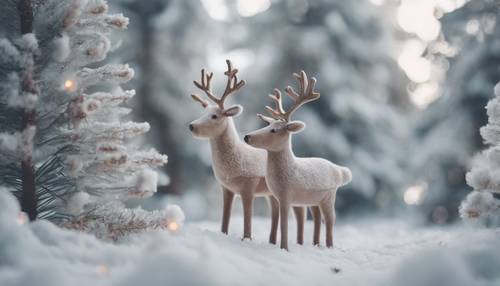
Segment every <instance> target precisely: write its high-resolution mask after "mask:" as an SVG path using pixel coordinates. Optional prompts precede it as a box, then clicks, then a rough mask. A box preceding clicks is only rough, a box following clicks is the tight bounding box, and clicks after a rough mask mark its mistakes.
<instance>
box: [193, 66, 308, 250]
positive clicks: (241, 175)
mask: <svg viewBox="0 0 500 286" xmlns="http://www.w3.org/2000/svg"><path fill="white" fill-rule="evenodd" d="M226 63H227V71H226V72H225V73H224V75H226V76H227V83H226V88H225V90H224V93H223V94H222V96H221V97H220V98H218V97H216V96H215V95H214V94H213V93H212V91H211V88H210V81H211V79H212V76H213V73H206V72H205V70H204V69H202V70H201V83H200V82H197V81H194V85H195V86H196V87H197V88H199V89H200V90H202V91H203V92H204V93H205V95H206V96H207V97H208V98H209V99H210V100H211V101H212V102H213V103H214V104H209V103H208V102H207V101H206V100H204V99H202V98H201V97H200V96H198V95H195V94H191V97H192V98H193V100H195V101H196V102H198V103H200V104H201V106H202V107H203V108H204V109H205V110H206V113H205V115H204V116H202V117H201V118H199V119H197V120H195V121H193V122H191V124H189V129H190V130H191V132H192V133H193V135H194V136H195V137H198V138H204V139H208V140H209V142H210V147H211V152H212V165H213V170H214V173H215V177H216V179H217V181H218V182H219V184H220V185H221V187H222V193H223V211H222V226H221V231H222V233H224V234H227V233H228V227H229V220H230V217H231V208H232V204H233V199H234V195H235V194H236V195H240V196H241V201H242V204H243V221H244V224H243V239H245V238H249V239H251V234H252V211H253V210H252V209H253V200H254V197H256V196H257V197H258V196H265V197H267V198H268V200H269V203H270V208H271V234H270V235H269V242H270V243H272V244H276V234H277V230H278V219H279V207H278V201H277V200H276V199H275V198H274V197H273V196H272V195H271V192H270V191H269V189H268V187H267V185H266V181H265V174H266V159H267V155H266V152H265V151H264V150H260V149H256V148H253V147H251V146H249V145H247V144H245V143H243V142H242V141H241V140H240V139H239V136H238V133H237V131H236V128H235V125H234V121H233V119H232V118H233V117H235V116H238V115H239V114H240V113H241V112H242V111H243V107H242V106H241V105H232V106H230V107H227V108H226V107H224V102H225V100H226V99H227V97H228V96H229V95H231V94H233V93H234V92H236V91H238V90H239V89H241V88H242V87H243V86H244V85H245V81H243V80H242V81H238V78H237V76H236V74H237V72H238V70H237V69H233V68H232V64H231V62H230V61H229V60H226ZM294 212H295V215H296V218H297V242H298V243H299V244H302V243H303V232H304V231H303V229H304V215H305V208H304V207H296V208H294Z"/></svg>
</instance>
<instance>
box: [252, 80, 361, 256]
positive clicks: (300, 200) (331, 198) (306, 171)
mask: <svg viewBox="0 0 500 286" xmlns="http://www.w3.org/2000/svg"><path fill="white" fill-rule="evenodd" d="M294 76H295V77H296V78H297V80H298V82H299V87H300V90H299V93H297V92H295V91H294V90H293V88H291V87H290V86H288V87H287V88H286V89H285V91H286V94H287V95H288V96H290V98H292V100H293V101H294V104H293V106H292V107H291V108H290V109H289V110H288V111H286V112H285V111H284V109H283V105H282V101H281V98H282V97H281V92H280V91H279V90H278V89H275V90H274V94H272V95H270V97H271V98H272V99H273V101H274V102H275V103H276V109H273V108H271V107H269V106H266V109H267V111H268V112H269V113H270V114H271V116H272V118H271V117H266V116H263V115H261V114H258V116H259V117H260V118H261V119H262V120H263V121H265V122H267V123H269V125H268V126H267V127H264V128H262V129H259V130H256V131H254V132H252V133H249V134H248V135H246V136H245V138H244V139H245V142H247V143H248V144H250V145H251V146H254V147H257V148H261V149H265V150H267V168H266V181H267V185H268V186H269V188H270V190H271V192H272V193H273V195H274V196H275V197H276V198H277V199H278V201H279V208H280V225H281V248H283V249H288V212H289V209H290V206H318V207H319V208H320V210H321V213H322V214H323V217H324V219H325V224H326V246H327V247H333V225H334V223H335V208H334V204H335V197H336V193H337V189H338V188H339V187H340V186H344V185H346V184H347V183H349V182H350V181H351V179H352V175H351V171H350V170H349V169H348V168H346V167H341V166H338V165H335V164H333V163H331V162H329V161H327V160H325V159H321V158H298V157H296V156H295V155H294V153H293V150H292V141H291V138H292V134H294V133H298V132H300V131H302V130H303V129H304V128H305V123H303V122H301V121H290V118H291V116H292V115H293V113H294V112H295V111H296V110H297V109H298V108H299V107H300V106H302V105H303V104H305V103H307V102H310V101H313V100H316V99H318V98H319V96H320V95H319V93H317V92H315V91H314V86H315V84H316V79H315V78H311V79H310V80H309V81H308V79H307V75H306V74H305V72H304V71H301V72H300V74H294ZM313 214H314V212H313ZM316 216H317V214H316ZM314 232H315V233H314V237H315V238H317V237H319V228H318V229H315V231H314Z"/></svg>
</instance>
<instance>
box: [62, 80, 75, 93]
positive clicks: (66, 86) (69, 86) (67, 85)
mask: <svg viewBox="0 0 500 286" xmlns="http://www.w3.org/2000/svg"><path fill="white" fill-rule="evenodd" d="M74 88H75V82H74V81H72V80H70V79H68V80H66V81H65V82H64V89H65V90H67V91H72V90H74Z"/></svg>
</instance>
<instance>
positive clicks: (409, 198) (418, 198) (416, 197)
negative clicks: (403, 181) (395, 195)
mask: <svg viewBox="0 0 500 286" xmlns="http://www.w3.org/2000/svg"><path fill="white" fill-rule="evenodd" d="M425 189H426V185H414V186H410V187H408V189H406V191H405V193H404V195H403V200H404V202H405V203H406V204H407V205H418V204H420V203H421V202H422V199H423V197H424V193H425Z"/></svg>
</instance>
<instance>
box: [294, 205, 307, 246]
mask: <svg viewBox="0 0 500 286" xmlns="http://www.w3.org/2000/svg"><path fill="white" fill-rule="evenodd" d="M305 210H306V208H305V207H293V212H294V213H295V219H296V220H297V244H300V245H303V244H304V220H305V218H304V216H305Z"/></svg>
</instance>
